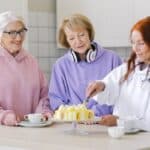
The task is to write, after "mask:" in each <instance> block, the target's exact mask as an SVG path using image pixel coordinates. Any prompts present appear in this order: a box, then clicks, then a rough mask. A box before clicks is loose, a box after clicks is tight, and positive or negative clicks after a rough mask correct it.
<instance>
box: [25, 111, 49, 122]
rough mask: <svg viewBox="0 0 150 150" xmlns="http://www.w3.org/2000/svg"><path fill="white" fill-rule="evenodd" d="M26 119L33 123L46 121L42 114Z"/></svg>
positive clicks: (30, 115) (28, 116)
mask: <svg viewBox="0 0 150 150" xmlns="http://www.w3.org/2000/svg"><path fill="white" fill-rule="evenodd" d="M24 119H25V120H26V121H29V122H31V123H43V122H45V121H46V118H44V116H43V115H42V114H40V113H35V114H28V115H25V116H24Z"/></svg>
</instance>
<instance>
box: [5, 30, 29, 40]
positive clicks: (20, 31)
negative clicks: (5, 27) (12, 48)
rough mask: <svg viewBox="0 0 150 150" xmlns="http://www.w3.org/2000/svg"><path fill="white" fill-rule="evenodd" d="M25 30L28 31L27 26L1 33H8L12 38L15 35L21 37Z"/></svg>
mask: <svg viewBox="0 0 150 150" xmlns="http://www.w3.org/2000/svg"><path fill="white" fill-rule="evenodd" d="M27 31H28V29H27V28H23V29H21V30H19V31H4V32H3V33H5V34H8V35H9V36H10V37H11V38H12V39H15V38H16V37H17V35H19V36H20V37H21V38H23V37H24V36H25V34H26V32H27Z"/></svg>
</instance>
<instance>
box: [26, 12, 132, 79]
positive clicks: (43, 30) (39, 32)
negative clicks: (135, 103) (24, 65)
mask: <svg viewBox="0 0 150 150" xmlns="http://www.w3.org/2000/svg"><path fill="white" fill-rule="evenodd" d="M28 22H29V25H28V27H29V32H28V34H29V35H28V38H29V39H28V41H29V51H30V52H31V53H32V54H33V56H35V57H36V58H37V59H38V62H39V65H40V66H41V68H42V70H43V71H44V72H45V75H46V77H47V79H48V80H49V78H50V73H51V68H52V65H53V64H54V63H55V61H56V59H57V58H59V57H60V56H62V55H63V54H64V53H65V52H66V50H64V49H57V46H56V16H55V14H54V13H48V12H29V21H28ZM108 49H111V50H114V51H116V52H117V53H118V54H119V56H121V57H122V59H123V60H125V59H126V58H127V57H128V55H129V53H130V48H128V47H111V48H108Z"/></svg>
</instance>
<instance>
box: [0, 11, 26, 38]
mask: <svg viewBox="0 0 150 150" xmlns="http://www.w3.org/2000/svg"><path fill="white" fill-rule="evenodd" d="M14 21H21V22H22V23H23V24H24V22H23V21H22V20H21V19H19V18H18V17H17V16H16V15H15V14H14V13H13V12H12V11H6V12H3V13H1V14H0V36H1V35H2V33H3V31H4V30H5V27H6V26H7V25H8V24H9V23H11V22H14Z"/></svg>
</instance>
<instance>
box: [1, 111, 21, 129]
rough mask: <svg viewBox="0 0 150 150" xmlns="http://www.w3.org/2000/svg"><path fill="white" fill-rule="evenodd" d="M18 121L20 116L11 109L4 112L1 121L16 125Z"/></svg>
mask: <svg viewBox="0 0 150 150" xmlns="http://www.w3.org/2000/svg"><path fill="white" fill-rule="evenodd" d="M19 122H20V118H19V117H18V116H17V115H16V114H15V113H14V112H13V111H12V112H5V113H4V118H3V121H2V123H3V124H4V125H7V126H16V125H18V123H19Z"/></svg>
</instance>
